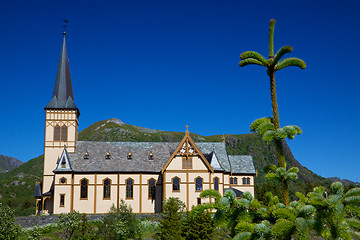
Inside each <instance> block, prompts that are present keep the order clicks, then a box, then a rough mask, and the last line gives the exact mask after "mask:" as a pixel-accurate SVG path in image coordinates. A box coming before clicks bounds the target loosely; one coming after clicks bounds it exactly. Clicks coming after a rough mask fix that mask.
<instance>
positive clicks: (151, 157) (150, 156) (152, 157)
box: [149, 152, 154, 160]
mask: <svg viewBox="0 0 360 240" xmlns="http://www.w3.org/2000/svg"><path fill="white" fill-rule="evenodd" d="M149 160H154V154H152V152H151V153H150V154H149Z"/></svg>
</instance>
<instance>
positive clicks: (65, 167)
mask: <svg viewBox="0 0 360 240" xmlns="http://www.w3.org/2000/svg"><path fill="white" fill-rule="evenodd" d="M68 171H72V168H71V165H70V161H69V155H68V153H67V151H66V148H64V150H63V152H62V153H61V156H60V158H58V161H57V166H56V168H55V170H54V172H68Z"/></svg>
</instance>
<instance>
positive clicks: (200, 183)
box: [195, 177, 203, 192]
mask: <svg viewBox="0 0 360 240" xmlns="http://www.w3.org/2000/svg"><path fill="white" fill-rule="evenodd" d="M195 185H196V188H195V189H196V191H197V192H198V191H202V189H203V180H202V178H201V177H197V178H195Z"/></svg>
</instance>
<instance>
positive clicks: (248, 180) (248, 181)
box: [246, 177, 250, 185]
mask: <svg viewBox="0 0 360 240" xmlns="http://www.w3.org/2000/svg"><path fill="white" fill-rule="evenodd" d="M246 184H249V185H250V178H249V177H248V178H246Z"/></svg>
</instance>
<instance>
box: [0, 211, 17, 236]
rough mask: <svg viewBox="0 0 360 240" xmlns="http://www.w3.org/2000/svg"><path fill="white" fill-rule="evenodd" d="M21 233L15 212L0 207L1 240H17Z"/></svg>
mask: <svg viewBox="0 0 360 240" xmlns="http://www.w3.org/2000/svg"><path fill="white" fill-rule="evenodd" d="M19 233H20V227H19V226H18V225H16V224H15V218H14V211H13V210H12V209H10V208H9V207H7V206H2V205H0V239H3V240H11V239H17V236H18V235H19Z"/></svg>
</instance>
